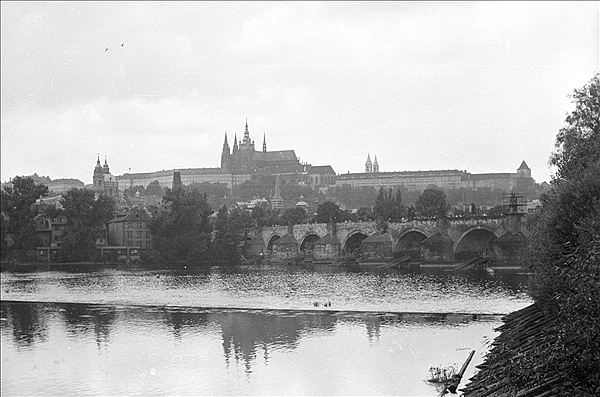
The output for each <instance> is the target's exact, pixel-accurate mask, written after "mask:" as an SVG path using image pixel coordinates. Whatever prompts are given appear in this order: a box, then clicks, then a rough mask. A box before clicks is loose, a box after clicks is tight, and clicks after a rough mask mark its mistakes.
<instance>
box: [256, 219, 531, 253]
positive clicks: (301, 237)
mask: <svg viewBox="0 0 600 397" xmlns="http://www.w3.org/2000/svg"><path fill="white" fill-rule="evenodd" d="M509 218H510V217H509V216H504V217H469V218H449V219H446V220H445V221H444V220H440V219H438V220H413V221H410V222H402V223H388V231H389V233H390V234H391V235H392V237H393V239H394V250H397V249H401V248H405V249H410V246H411V244H412V246H413V247H414V245H415V243H416V244H419V243H420V242H421V241H422V240H424V239H425V238H429V237H432V236H433V235H435V234H436V233H442V234H444V235H446V236H448V237H450V238H451V239H452V241H453V252H457V248H458V247H459V245H460V244H461V243H463V245H464V244H469V241H470V244H472V243H473V241H474V242H476V241H477V240H478V239H479V240H481V239H483V240H493V239H496V238H498V237H500V236H502V235H504V234H505V233H506V232H508V231H510V232H512V233H515V234H516V233H518V232H522V233H523V234H524V235H525V236H526V237H527V235H528V234H529V233H528V232H527V231H526V230H522V229H524V228H521V222H520V219H518V218H517V219H514V218H513V221H511V220H509ZM515 221H516V222H515ZM336 227H337V233H336V235H337V237H338V239H339V241H340V243H341V246H342V248H343V249H344V250H346V249H347V248H348V243H349V242H351V241H352V240H353V237H354V236H356V237H360V239H364V238H366V237H368V236H371V235H372V234H374V233H375V232H376V231H377V230H376V223H375V222H344V223H337V225H336ZM328 231H329V229H328V225H327V224H326V223H309V224H299V225H294V226H293V230H292V233H293V235H294V237H295V238H296V241H297V242H298V249H299V250H303V249H304V248H305V246H306V244H307V243H309V242H314V241H316V240H317V239H319V238H321V237H324V236H325V235H327V234H328ZM286 234H288V227H286V226H269V227H265V228H263V230H262V233H261V237H262V241H263V243H264V248H265V250H269V251H270V250H271V246H272V244H273V242H274V241H275V240H276V239H278V238H279V237H282V236H284V235H286ZM355 239H356V238H355ZM402 246H404V247H402ZM406 246H408V247H406Z"/></svg>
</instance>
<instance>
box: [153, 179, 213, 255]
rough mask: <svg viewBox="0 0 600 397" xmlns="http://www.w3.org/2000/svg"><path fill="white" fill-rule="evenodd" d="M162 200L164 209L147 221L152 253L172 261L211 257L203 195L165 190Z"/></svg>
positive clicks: (207, 217) (206, 212) (206, 203)
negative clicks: (150, 233)
mask: <svg viewBox="0 0 600 397" xmlns="http://www.w3.org/2000/svg"><path fill="white" fill-rule="evenodd" d="M163 201H164V203H165V204H166V206H167V208H166V209H165V210H164V211H161V212H159V213H158V216H157V217H155V218H154V219H153V220H152V222H151V223H150V231H151V232H152V236H153V239H152V246H153V249H154V251H155V253H156V255H157V256H158V257H160V258H162V259H164V260H174V261H194V260H209V259H211V256H210V252H209V244H210V233H211V231H212V228H211V226H210V224H209V216H210V214H211V208H210V206H209V205H208V202H207V200H206V196H205V195H203V194H201V193H199V192H198V191H191V192H188V191H186V190H184V189H176V190H171V189H166V193H165V196H164V200H163Z"/></svg>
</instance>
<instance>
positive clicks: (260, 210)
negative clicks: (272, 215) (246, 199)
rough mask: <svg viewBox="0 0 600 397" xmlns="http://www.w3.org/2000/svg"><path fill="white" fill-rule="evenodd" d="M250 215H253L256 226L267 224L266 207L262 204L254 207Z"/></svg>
mask: <svg viewBox="0 0 600 397" xmlns="http://www.w3.org/2000/svg"><path fill="white" fill-rule="evenodd" d="M250 216H251V217H252V222H253V223H254V227H256V228H261V227H263V226H264V225H265V221H266V218H267V212H266V211H265V209H264V207H262V206H260V205H256V206H254V208H252V212H251V213H250Z"/></svg>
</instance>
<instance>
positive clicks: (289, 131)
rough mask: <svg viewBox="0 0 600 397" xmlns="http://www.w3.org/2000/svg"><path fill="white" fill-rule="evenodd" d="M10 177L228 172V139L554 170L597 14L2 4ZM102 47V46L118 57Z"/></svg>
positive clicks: (302, 149)
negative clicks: (104, 168) (106, 171)
mask: <svg viewBox="0 0 600 397" xmlns="http://www.w3.org/2000/svg"><path fill="white" fill-rule="evenodd" d="M0 4H1V7H2V38H1V40H2V54H1V55H2V57H1V59H2V109H1V115H2V130H1V139H2V142H1V143H2V146H1V150H2V156H1V161H2V164H1V165H2V167H1V173H2V175H1V178H2V181H7V180H8V179H9V178H10V177H13V176H15V175H30V174H33V173H34V172H37V173H38V174H39V175H45V176H50V177H51V178H52V179H57V178H77V179H80V180H82V181H83V182H85V183H91V182H92V172H93V168H94V166H95V163H96V157H97V155H98V154H100V157H101V160H102V162H104V158H105V156H106V158H107V159H108V163H109V165H110V168H111V172H112V173H113V174H115V175H121V174H123V173H126V172H130V171H131V172H149V171H157V170H162V169H173V168H188V167H219V166H220V156H221V149H222V144H223V139H224V134H225V131H227V134H228V137H229V142H230V144H232V142H233V136H234V134H235V133H237V136H238V139H239V138H241V137H242V136H243V131H244V124H245V121H246V118H248V125H249V129H250V136H251V138H253V139H255V141H256V145H257V148H262V141H263V134H266V139H267V149H268V150H285V149H293V150H295V152H296V155H297V156H298V157H299V158H300V161H302V162H308V163H310V164H313V165H327V164H330V165H331V166H332V167H333V169H334V170H335V171H336V172H337V173H338V174H340V173H346V172H348V171H350V172H362V171H363V170H364V164H365V161H366V158H367V154H370V155H371V158H372V159H373V158H374V157H375V156H377V159H378V162H379V165H380V171H408V170H439V169H460V170H467V171H469V172H471V173H485V172H515V171H516V169H517V167H518V166H519V165H520V164H521V161H522V160H525V161H526V162H527V164H528V165H529V167H530V168H531V169H532V176H533V177H534V178H535V179H536V181H537V182H542V181H549V180H550V176H551V174H552V172H553V171H552V170H551V169H550V168H549V166H548V158H549V156H550V153H551V152H552V150H553V148H554V141H555V136H556V133H557V131H558V130H559V129H560V128H561V126H563V125H564V119H565V116H566V114H567V112H568V111H569V110H570V109H572V104H571V99H570V98H569V97H568V96H569V95H570V94H571V93H572V92H573V89H575V88H578V87H581V86H583V85H584V84H585V83H586V82H588V81H589V80H590V79H591V78H592V76H593V74H594V72H595V71H598V70H599V67H598V64H599V43H598V38H599V35H600V31H599V25H598V21H599V6H598V4H599V3H598V2H564V3H562V2H531V3H524V2H471V1H469V2H331V3H330V2H327V3H320V2H316V3H310V2H275V3H272V2H265V3H259V2H247V3H246V2H231V3H227V2H220V1H219V2H131V3H127V2H97V3H94V2H81V3H78V2H5V1H2V2H1V3H0ZM107 49H108V50H107Z"/></svg>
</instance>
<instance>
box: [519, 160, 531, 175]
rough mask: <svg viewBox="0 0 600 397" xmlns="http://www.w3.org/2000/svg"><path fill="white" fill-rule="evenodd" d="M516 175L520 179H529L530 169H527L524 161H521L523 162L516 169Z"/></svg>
mask: <svg viewBox="0 0 600 397" xmlns="http://www.w3.org/2000/svg"><path fill="white" fill-rule="evenodd" d="M517 174H519V176H520V177H526V178H531V168H529V167H528V166H527V163H525V160H523V162H522V163H521V165H520V166H519V168H518V169H517Z"/></svg>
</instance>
